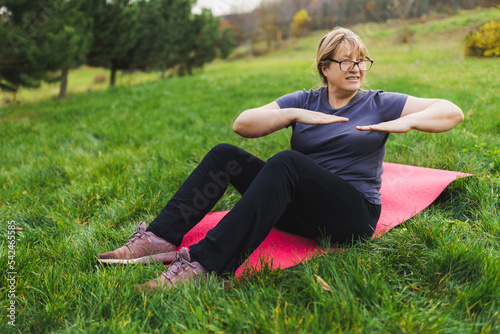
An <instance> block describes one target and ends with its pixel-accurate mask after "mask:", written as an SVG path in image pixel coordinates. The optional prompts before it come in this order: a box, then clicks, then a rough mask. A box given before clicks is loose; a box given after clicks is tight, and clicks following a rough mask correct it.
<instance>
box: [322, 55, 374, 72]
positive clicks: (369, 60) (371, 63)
mask: <svg viewBox="0 0 500 334" xmlns="http://www.w3.org/2000/svg"><path fill="white" fill-rule="evenodd" d="M366 58H367V59H363V60H360V61H352V60H341V61H338V60H335V59H333V58H328V60H330V61H333V62H334V63H337V64H339V69H340V70H341V71H342V63H343V62H348V61H349V62H351V63H353V64H352V66H351V67H350V68H349V69H348V70H347V71H342V72H349V71H352V70H353V68H354V66H356V65H358V68H359V70H360V71H363V72H366V71H369V70H370V69H371V68H372V66H373V59H371V58H370V57H368V56H366ZM365 62H369V63H370V67H368V68H367V69H366V70H362V69H361V67H359V64H360V63H365Z"/></svg>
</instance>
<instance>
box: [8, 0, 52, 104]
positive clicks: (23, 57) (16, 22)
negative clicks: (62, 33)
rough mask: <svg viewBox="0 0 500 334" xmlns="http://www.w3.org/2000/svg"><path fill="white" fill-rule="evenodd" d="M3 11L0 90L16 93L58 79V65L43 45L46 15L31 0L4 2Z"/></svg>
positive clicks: (46, 24) (47, 17) (47, 18)
mask: <svg viewBox="0 0 500 334" xmlns="http://www.w3.org/2000/svg"><path fill="white" fill-rule="evenodd" d="M1 11H2V13H1V14H0V88H1V89H2V90H7V91H11V92H14V93H16V92H17V90H18V89H19V88H20V87H30V88H35V87H38V86H40V82H41V81H42V80H46V81H53V80H56V79H57V76H56V75H55V73H54V71H55V70H56V69H57V66H56V63H55V62H54V60H53V58H52V57H51V52H50V51H48V50H47V49H46V45H44V43H43V37H44V36H45V34H46V33H47V32H48V29H47V28H48V23H47V22H48V20H49V16H48V15H47V13H45V12H44V10H43V8H41V7H40V6H39V5H38V3H33V2H32V1H30V0H4V1H3V2H2V7H1ZM14 96H15V95H14Z"/></svg>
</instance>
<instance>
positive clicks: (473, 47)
mask: <svg viewBox="0 0 500 334" xmlns="http://www.w3.org/2000/svg"><path fill="white" fill-rule="evenodd" d="M465 55H466V56H477V57H500V21H491V22H490V23H486V24H485V25H483V26H481V27H479V29H478V30H477V31H474V32H471V33H470V34H468V35H467V36H466V37H465Z"/></svg>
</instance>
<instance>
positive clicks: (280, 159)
mask: <svg viewBox="0 0 500 334" xmlns="http://www.w3.org/2000/svg"><path fill="white" fill-rule="evenodd" d="M303 157H304V155H303V154H302V153H300V152H297V151H293V150H285V151H281V152H278V153H276V154H275V155H273V156H272V157H271V158H270V159H269V160H268V161H267V163H271V164H287V163H290V162H296V161H298V160H300V159H302V158H303Z"/></svg>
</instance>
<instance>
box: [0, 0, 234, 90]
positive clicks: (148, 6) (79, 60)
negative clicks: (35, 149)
mask: <svg viewBox="0 0 500 334" xmlns="http://www.w3.org/2000/svg"><path fill="white" fill-rule="evenodd" d="M195 2H196V0H134V1H130V0H41V1H33V0H1V1H0V89H2V90H6V91H11V92H16V91H17V90H18V89H19V88H20V87H32V88H33V87H38V86H39V85H40V83H41V82H43V81H44V82H57V81H60V82H61V89H60V94H59V98H64V97H65V95H66V87H67V78H68V71H69V70H71V69H74V68H77V67H80V66H81V65H83V64H87V65H89V66H95V67H104V68H107V69H109V70H110V86H114V84H115V80H116V73H117V71H118V70H142V71H161V72H162V77H164V75H165V72H166V71H167V70H168V69H173V68H175V69H176V70H177V72H178V73H179V74H180V75H184V74H192V71H193V69H194V68H199V67H203V65H204V64H206V63H208V62H210V61H212V60H213V59H215V58H216V57H221V58H226V57H227V56H228V55H229V53H230V52H231V51H232V49H233V48H234V41H233V37H232V30H231V29H229V28H221V22H220V19H219V18H217V17H215V16H213V15H212V13H211V11H209V10H202V12H201V13H199V14H193V13H192V7H193V5H194V3H195Z"/></svg>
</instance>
